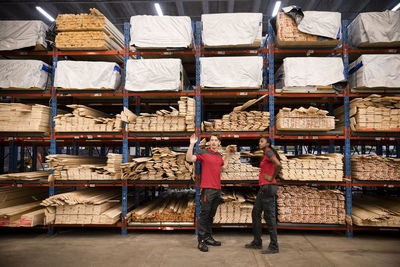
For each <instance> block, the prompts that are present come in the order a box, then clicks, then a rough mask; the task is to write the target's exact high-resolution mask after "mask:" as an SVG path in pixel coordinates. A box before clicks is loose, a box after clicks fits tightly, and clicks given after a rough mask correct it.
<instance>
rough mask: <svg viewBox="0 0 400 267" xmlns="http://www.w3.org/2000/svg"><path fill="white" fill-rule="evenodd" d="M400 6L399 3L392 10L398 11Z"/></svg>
mask: <svg viewBox="0 0 400 267" xmlns="http://www.w3.org/2000/svg"><path fill="white" fill-rule="evenodd" d="M399 8H400V3H398V4H397V6H395V7H394V8H393V9H392V11H397V10H398V9H399Z"/></svg>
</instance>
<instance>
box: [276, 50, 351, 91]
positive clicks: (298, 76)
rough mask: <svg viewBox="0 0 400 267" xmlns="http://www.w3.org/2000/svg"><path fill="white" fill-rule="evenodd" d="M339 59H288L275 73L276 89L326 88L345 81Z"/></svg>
mask: <svg viewBox="0 0 400 267" xmlns="http://www.w3.org/2000/svg"><path fill="white" fill-rule="evenodd" d="M343 71H344V66H343V61H342V58H340V57H329V58H322V57H288V58H285V59H284V60H283V64H282V65H281V67H280V68H279V69H278V71H277V72H276V75H275V77H276V84H277V85H276V88H282V89H284V88H290V87H308V86H318V85H320V86H327V85H331V84H334V83H337V82H340V81H343V80H345V77H344V74H343Z"/></svg>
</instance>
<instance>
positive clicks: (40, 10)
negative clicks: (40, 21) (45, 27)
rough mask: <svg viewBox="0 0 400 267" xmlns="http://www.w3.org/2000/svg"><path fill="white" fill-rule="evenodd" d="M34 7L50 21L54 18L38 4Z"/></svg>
mask: <svg viewBox="0 0 400 267" xmlns="http://www.w3.org/2000/svg"><path fill="white" fill-rule="evenodd" d="M36 9H37V10H38V11H39V12H40V13H42V15H43V16H45V17H46V18H47V19H48V20H50V21H51V22H53V21H54V18H53V17H52V16H50V14H49V13H47V12H46V11H45V10H44V9H43V8H41V7H40V6H37V7H36Z"/></svg>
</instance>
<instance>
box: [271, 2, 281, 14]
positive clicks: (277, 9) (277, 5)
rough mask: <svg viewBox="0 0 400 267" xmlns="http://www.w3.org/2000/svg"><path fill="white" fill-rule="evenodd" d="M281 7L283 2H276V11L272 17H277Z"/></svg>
mask: <svg viewBox="0 0 400 267" xmlns="http://www.w3.org/2000/svg"><path fill="white" fill-rule="evenodd" d="M280 6H281V1H276V3H275V7H274V11H272V17H275V16H276V15H277V14H278V11H279V7H280Z"/></svg>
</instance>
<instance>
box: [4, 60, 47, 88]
mask: <svg viewBox="0 0 400 267" xmlns="http://www.w3.org/2000/svg"><path fill="white" fill-rule="evenodd" d="M50 73H51V69H50V67H49V65H47V64H46V63H44V62H43V61H40V60H13V59H5V60H0V88H3V89H5V88H18V89H29V88H40V89H45V88H46V84H47V81H48V78H49V74H50Z"/></svg>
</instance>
